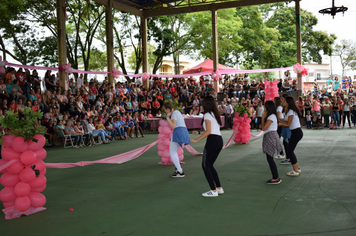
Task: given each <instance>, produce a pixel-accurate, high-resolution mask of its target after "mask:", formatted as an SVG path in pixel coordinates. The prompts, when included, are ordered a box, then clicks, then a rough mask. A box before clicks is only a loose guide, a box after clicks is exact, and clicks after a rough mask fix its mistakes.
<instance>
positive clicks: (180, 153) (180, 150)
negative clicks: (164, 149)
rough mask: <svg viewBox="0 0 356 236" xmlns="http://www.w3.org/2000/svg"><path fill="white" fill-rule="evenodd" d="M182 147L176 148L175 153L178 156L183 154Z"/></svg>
mask: <svg viewBox="0 0 356 236" xmlns="http://www.w3.org/2000/svg"><path fill="white" fill-rule="evenodd" d="M183 153H184V152H183V149H182V148H178V151H177V154H178V156H182V155H183Z"/></svg>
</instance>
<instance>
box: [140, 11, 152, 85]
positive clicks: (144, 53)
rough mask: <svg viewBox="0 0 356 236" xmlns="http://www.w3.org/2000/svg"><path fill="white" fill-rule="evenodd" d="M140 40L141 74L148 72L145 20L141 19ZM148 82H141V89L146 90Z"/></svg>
mask: <svg viewBox="0 0 356 236" xmlns="http://www.w3.org/2000/svg"><path fill="white" fill-rule="evenodd" d="M141 39H142V73H144V72H146V73H149V71H148V46H147V18H146V17H145V16H142V17H141ZM149 86H150V81H149V80H148V79H147V80H145V81H144V82H143V87H144V88H145V89H148V88H149Z"/></svg>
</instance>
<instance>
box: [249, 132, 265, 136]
mask: <svg viewBox="0 0 356 236" xmlns="http://www.w3.org/2000/svg"><path fill="white" fill-rule="evenodd" d="M262 134H263V131H261V132H260V133H259V134H257V135H254V134H252V133H251V136H252V137H260V136H261V135H262Z"/></svg>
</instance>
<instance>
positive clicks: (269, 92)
mask: <svg viewBox="0 0 356 236" xmlns="http://www.w3.org/2000/svg"><path fill="white" fill-rule="evenodd" d="M277 85H278V81H277V80H275V81H273V82H269V81H266V82H265V86H266V88H265V93H266V94H265V101H273V99H274V98H275V97H279V94H278V86H277Z"/></svg>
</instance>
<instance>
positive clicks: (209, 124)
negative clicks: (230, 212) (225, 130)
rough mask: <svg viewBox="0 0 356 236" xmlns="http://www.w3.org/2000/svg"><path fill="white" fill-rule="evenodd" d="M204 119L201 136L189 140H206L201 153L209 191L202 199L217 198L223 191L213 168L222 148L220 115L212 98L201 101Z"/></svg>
mask: <svg viewBox="0 0 356 236" xmlns="http://www.w3.org/2000/svg"><path fill="white" fill-rule="evenodd" d="M203 110H204V118H203V120H202V124H203V127H204V130H205V131H203V132H202V135H201V136H200V137H199V138H197V139H193V138H191V139H190V140H191V142H192V143H196V142H199V141H201V140H202V139H204V138H207V140H206V144H205V147H204V151H203V164H202V167H203V170H204V174H205V177H206V179H207V181H208V183H209V186H210V190H209V191H207V192H205V193H203V194H202V196H203V197H217V196H219V194H223V193H224V190H223V188H222V187H221V183H220V179H219V176H218V173H217V172H216V170H215V168H214V163H215V161H216V159H217V158H218V156H219V153H220V151H221V149H222V148H223V139H222V137H221V133H220V126H221V120H220V114H219V111H218V108H217V106H216V102H215V100H214V98H213V97H211V96H207V97H205V98H204V100H203ZM199 133H200V132H199V131H193V134H194V135H198V134H199Z"/></svg>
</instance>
